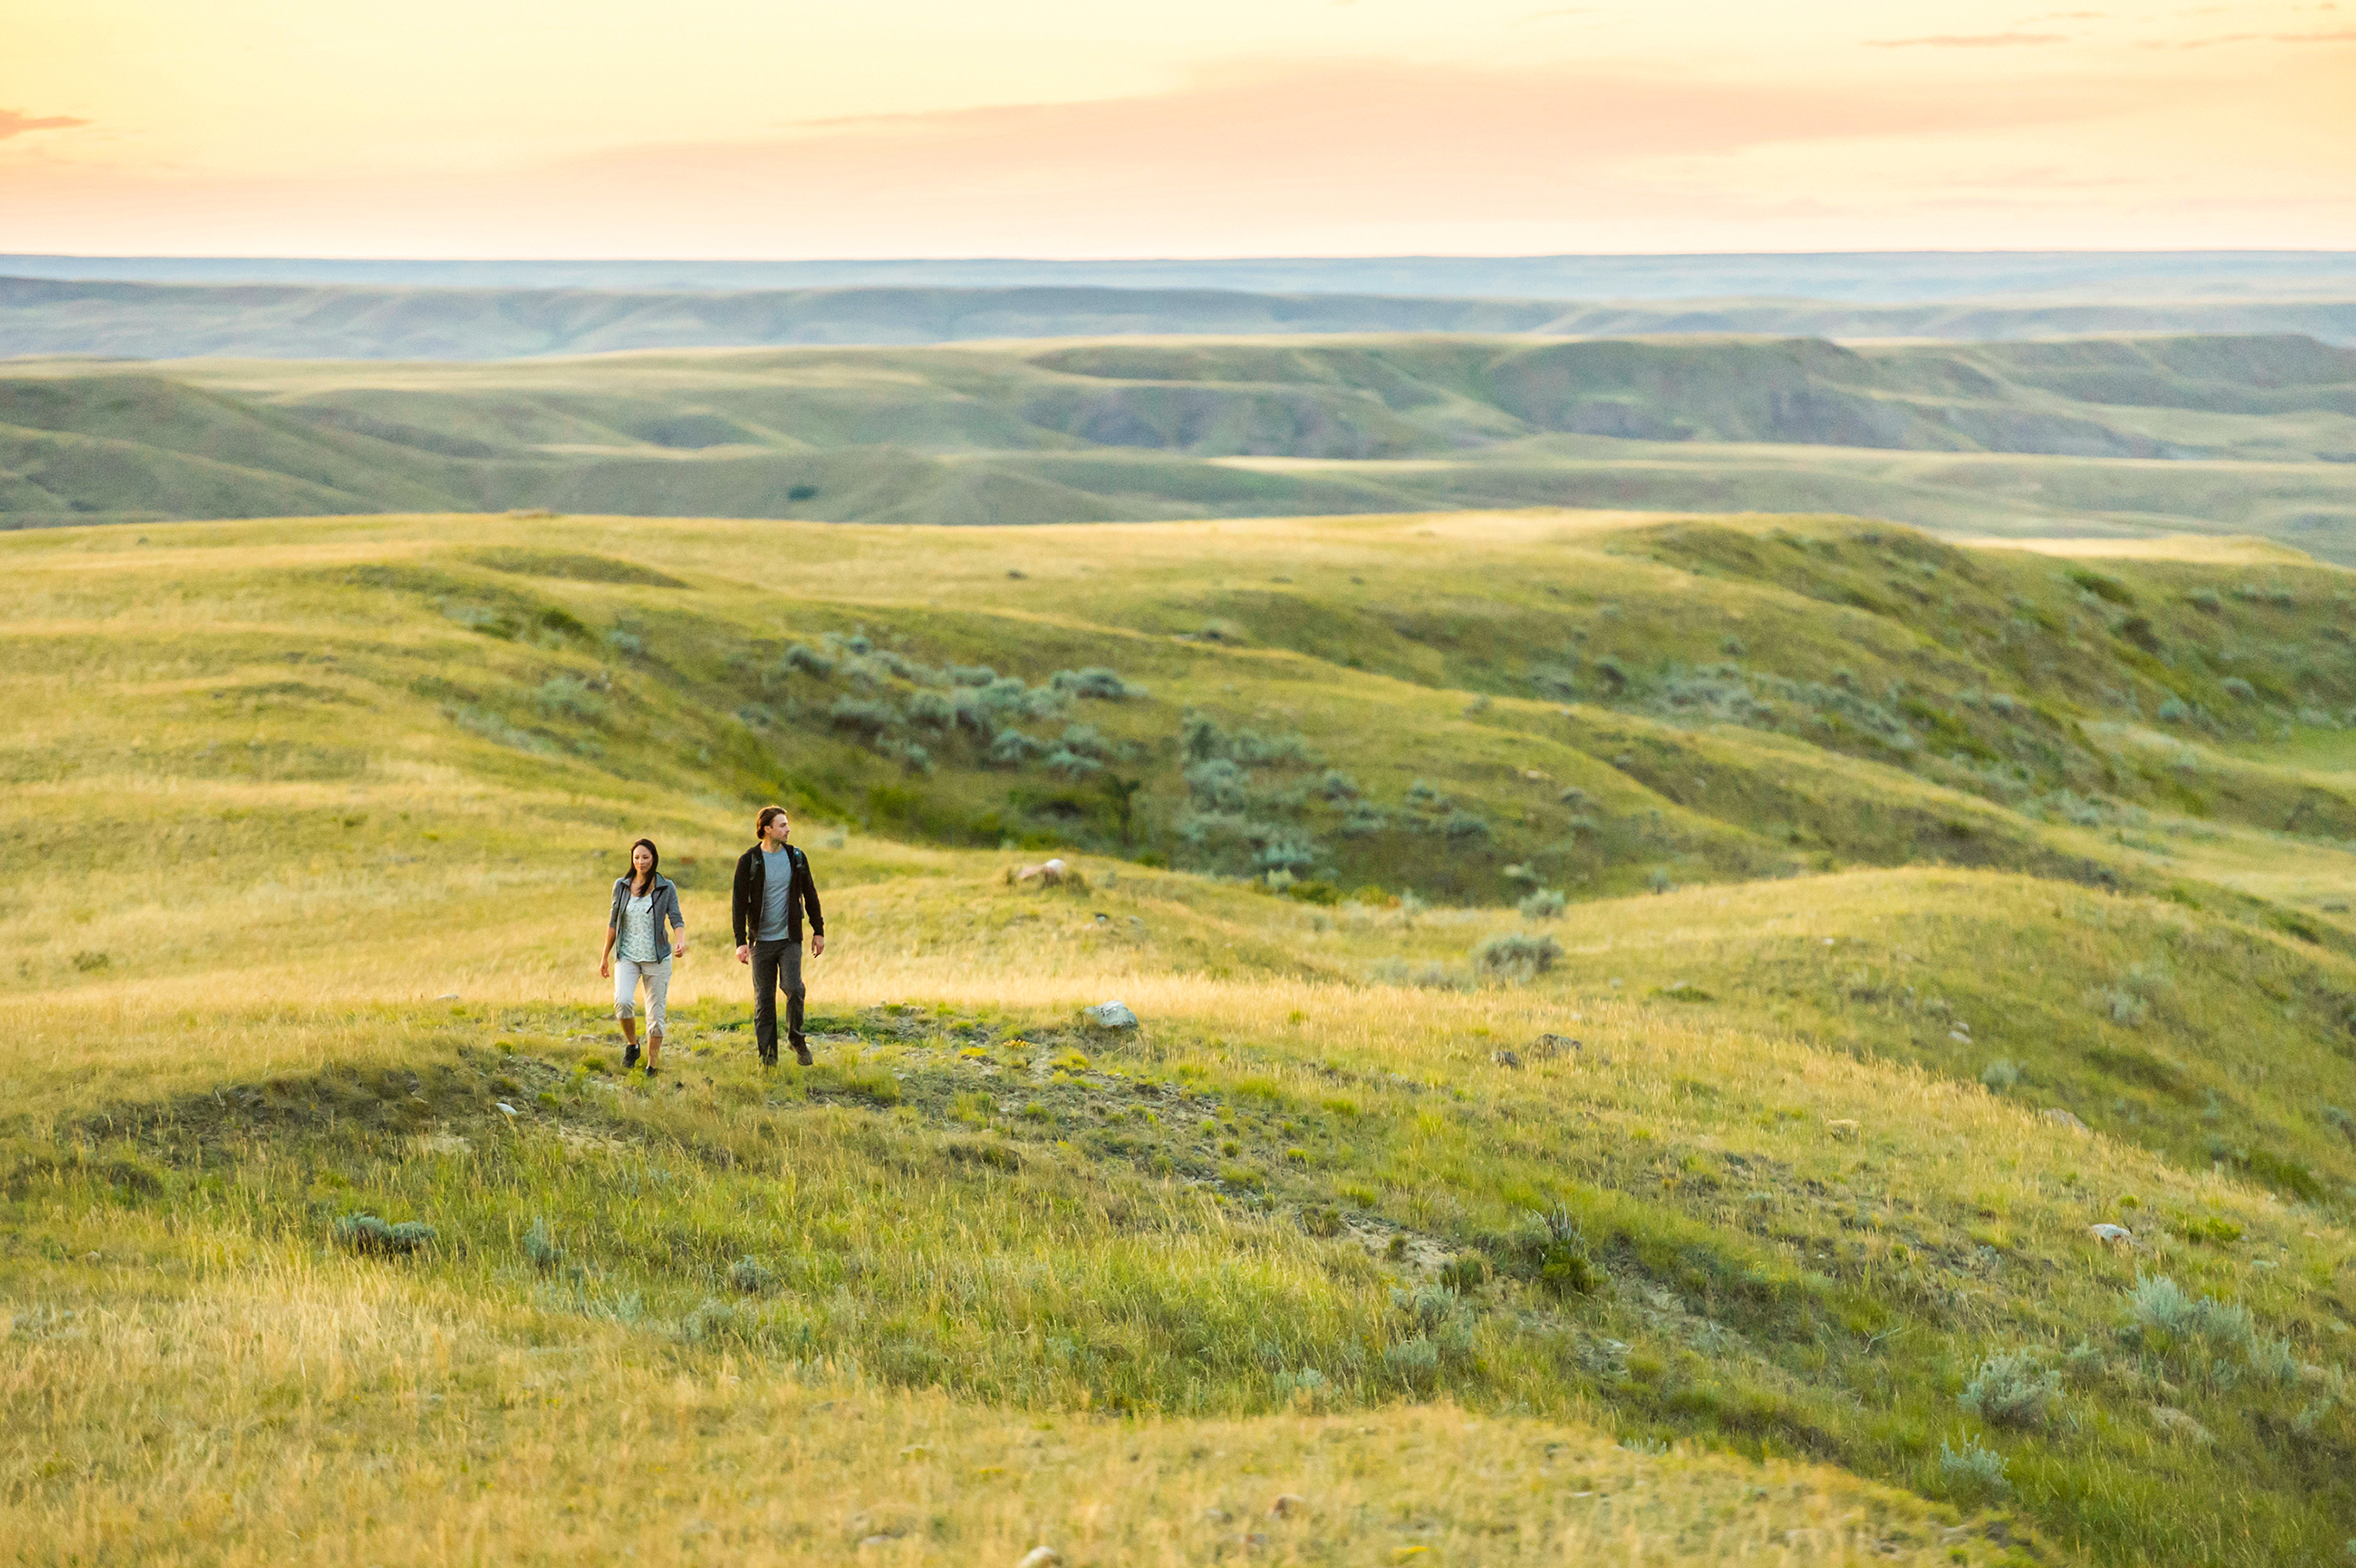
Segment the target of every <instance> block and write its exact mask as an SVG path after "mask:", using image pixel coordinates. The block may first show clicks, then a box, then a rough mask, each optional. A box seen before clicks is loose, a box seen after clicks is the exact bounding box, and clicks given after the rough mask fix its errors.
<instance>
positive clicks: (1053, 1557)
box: [1022, 1546, 1064, 1568]
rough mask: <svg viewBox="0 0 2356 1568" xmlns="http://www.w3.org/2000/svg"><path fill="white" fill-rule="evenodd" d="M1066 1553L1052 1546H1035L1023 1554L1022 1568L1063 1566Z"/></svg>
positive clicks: (1054, 1567)
mask: <svg viewBox="0 0 2356 1568" xmlns="http://www.w3.org/2000/svg"><path fill="white" fill-rule="evenodd" d="M1063 1561H1064V1554H1063V1553H1062V1552H1058V1551H1056V1550H1055V1548H1054V1547H1052V1546H1034V1547H1033V1548H1032V1549H1031V1550H1030V1551H1028V1552H1024V1553H1023V1563H1022V1568H1061V1564H1062V1563H1063Z"/></svg>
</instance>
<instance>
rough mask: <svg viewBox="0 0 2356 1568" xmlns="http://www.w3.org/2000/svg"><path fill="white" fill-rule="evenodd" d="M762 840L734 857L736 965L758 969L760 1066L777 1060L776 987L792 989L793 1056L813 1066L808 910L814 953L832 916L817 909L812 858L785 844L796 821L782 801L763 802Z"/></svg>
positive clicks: (758, 827) (789, 1030) (789, 1033)
mask: <svg viewBox="0 0 2356 1568" xmlns="http://www.w3.org/2000/svg"><path fill="white" fill-rule="evenodd" d="M753 826H754V831H755V833H757V834H758V835H759V841H758V842H757V843H755V845H754V846H753V847H752V848H750V849H747V850H745V851H744V856H743V857H742V858H741V859H738V860H737V862H736V896H735V898H734V901H732V905H731V908H732V911H733V919H734V924H735V927H736V962H737V963H739V964H750V965H752V966H753V1037H754V1039H755V1040H757V1041H758V1042H759V1044H760V1047H761V1065H762V1066H764V1067H775V1066H776V1064H777V987H778V984H779V983H780V982H781V981H782V982H783V983H784V986H785V988H786V1038H787V1039H788V1040H791V1041H792V1042H793V1047H794V1060H795V1061H798V1062H800V1063H801V1064H802V1065H803V1066H804V1067H808V1066H809V1064H810V1053H809V1040H806V1039H804V1038H803V1035H802V998H803V997H804V996H805V995H806V994H807V993H806V992H804V990H803V989H802V911H803V910H804V909H805V908H807V909H808V910H809V927H810V944H809V950H810V956H811V957H813V958H815V957H817V956H818V955H819V954H821V953H823V952H825V951H826V917H825V916H824V915H822V914H820V913H819V908H818V883H817V882H815V881H813V880H811V879H810V869H809V856H807V855H805V854H803V853H802V852H801V851H800V850H799V849H797V848H794V847H793V846H792V845H790V844H788V843H787V842H786V837H787V834H789V833H790V832H791V831H792V830H793V822H792V819H791V818H789V817H787V815H786V808H785V807H784V806H782V805H765V806H763V807H762V808H761V814H760V816H757V817H756V818H755V819H754V825H753Z"/></svg>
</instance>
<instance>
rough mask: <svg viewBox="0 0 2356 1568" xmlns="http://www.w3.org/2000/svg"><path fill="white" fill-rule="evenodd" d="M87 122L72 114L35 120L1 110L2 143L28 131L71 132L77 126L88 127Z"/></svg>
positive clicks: (9, 110) (17, 112)
mask: <svg viewBox="0 0 2356 1568" xmlns="http://www.w3.org/2000/svg"><path fill="white" fill-rule="evenodd" d="M89 123H90V122H89V121H87V120H77V119H75V118H74V117H73V116H72V115H70V114H50V115H47V116H45V117H43V118H41V119H35V118H34V117H33V116H31V115H29V114H26V113H23V112H19V111H17V110H14V109H0V142H5V141H6V140H7V139H8V138H9V137H11V136H21V135H23V134H24V133H26V132H27V131H70V130H71V129H73V128H74V127H75V126H77V125H87V124H89Z"/></svg>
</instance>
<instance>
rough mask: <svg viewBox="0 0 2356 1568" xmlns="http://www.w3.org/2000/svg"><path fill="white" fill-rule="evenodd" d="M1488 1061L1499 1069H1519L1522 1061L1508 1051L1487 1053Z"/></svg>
mask: <svg viewBox="0 0 2356 1568" xmlns="http://www.w3.org/2000/svg"><path fill="white" fill-rule="evenodd" d="M1489 1060H1490V1061H1494V1062H1495V1063H1496V1064H1497V1065H1498V1066H1500V1067H1519V1066H1520V1065H1521V1064H1522V1059H1521V1058H1520V1057H1518V1056H1515V1054H1514V1053H1513V1052H1512V1051H1491V1052H1490V1053H1489Z"/></svg>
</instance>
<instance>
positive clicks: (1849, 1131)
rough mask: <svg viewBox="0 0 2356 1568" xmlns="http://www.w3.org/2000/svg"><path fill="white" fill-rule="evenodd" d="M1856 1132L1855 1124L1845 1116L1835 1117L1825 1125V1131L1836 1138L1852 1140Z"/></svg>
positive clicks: (1856, 1126)
mask: <svg viewBox="0 0 2356 1568" xmlns="http://www.w3.org/2000/svg"><path fill="white" fill-rule="evenodd" d="M1858 1130H1859V1129H1858V1125H1857V1123H1855V1122H1854V1121H1851V1120H1850V1119H1849V1118H1848V1117H1847V1116H1839V1117H1836V1118H1835V1119H1833V1120H1831V1121H1828V1122H1826V1124H1825V1131H1826V1132H1828V1133H1830V1134H1832V1136H1835V1137H1837V1138H1854V1137H1856V1136H1857V1135H1858Z"/></svg>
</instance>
